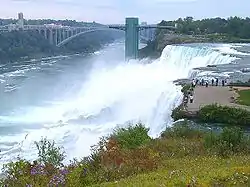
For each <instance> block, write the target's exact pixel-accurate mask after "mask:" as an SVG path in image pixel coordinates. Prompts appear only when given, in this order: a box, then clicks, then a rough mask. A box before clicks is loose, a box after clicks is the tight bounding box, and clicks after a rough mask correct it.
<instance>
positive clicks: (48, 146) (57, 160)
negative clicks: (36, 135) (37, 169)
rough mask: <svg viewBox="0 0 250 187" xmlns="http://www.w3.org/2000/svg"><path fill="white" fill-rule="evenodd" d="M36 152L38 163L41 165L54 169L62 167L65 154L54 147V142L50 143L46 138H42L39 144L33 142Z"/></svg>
mask: <svg viewBox="0 0 250 187" xmlns="http://www.w3.org/2000/svg"><path fill="white" fill-rule="evenodd" d="M35 145H36V147H37V150H38V161H39V162H40V163H41V164H51V165H53V166H55V167H60V166H62V161H63V160H64V158H65V153H64V152H63V151H62V149H61V148H60V147H56V145H55V142H54V141H53V142H51V141H49V140H47V139H46V138H42V139H41V140H40V141H39V142H35Z"/></svg>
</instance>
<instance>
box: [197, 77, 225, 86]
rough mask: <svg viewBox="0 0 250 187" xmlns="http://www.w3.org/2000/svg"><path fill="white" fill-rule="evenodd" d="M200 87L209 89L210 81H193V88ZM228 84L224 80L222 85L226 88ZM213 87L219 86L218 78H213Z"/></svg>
mask: <svg viewBox="0 0 250 187" xmlns="http://www.w3.org/2000/svg"><path fill="white" fill-rule="evenodd" d="M198 84H199V85H200V86H206V87H208V85H209V81H208V80H204V79H201V80H199V79H193V80H192V87H193V88H194V87H195V86H196V85H198ZM226 84H227V80H226V79H222V80H221V85H222V86H225V85H226ZM211 86H219V79H218V78H215V79H214V78H212V79H211Z"/></svg>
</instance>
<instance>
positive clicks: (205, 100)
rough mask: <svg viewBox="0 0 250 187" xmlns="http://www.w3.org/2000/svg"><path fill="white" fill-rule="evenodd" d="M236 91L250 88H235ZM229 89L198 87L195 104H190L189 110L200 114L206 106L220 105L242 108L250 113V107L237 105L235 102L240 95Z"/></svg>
mask: <svg viewBox="0 0 250 187" xmlns="http://www.w3.org/2000/svg"><path fill="white" fill-rule="evenodd" d="M233 88H234V89H238V90H242V89H250V87H233ZM234 89H230V88H229V87H227V86H225V87H222V86H209V87H207V88H206V87H205V86H197V87H196V88H195V89H194V101H193V103H190V102H188V104H187V110H188V112H190V113H195V112H198V111H199V109H200V108H201V107H203V106H205V105H211V104H215V103H217V104H219V105H222V106H230V107H240V108H243V109H246V110H249V111H250V107H248V106H244V105H239V104H236V103H235V102H234V101H233V98H234V99H237V97H238V93H237V92H236V91H235V90H234Z"/></svg>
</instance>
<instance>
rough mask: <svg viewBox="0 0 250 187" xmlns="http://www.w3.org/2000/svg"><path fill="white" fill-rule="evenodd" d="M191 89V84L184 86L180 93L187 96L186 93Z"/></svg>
mask: <svg viewBox="0 0 250 187" xmlns="http://www.w3.org/2000/svg"><path fill="white" fill-rule="evenodd" d="M191 88H192V86H191V84H185V85H183V87H182V89H181V92H182V93H184V94H187V93H188V91H189V90H191Z"/></svg>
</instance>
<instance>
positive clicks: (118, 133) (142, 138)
mask: <svg viewBox="0 0 250 187" xmlns="http://www.w3.org/2000/svg"><path fill="white" fill-rule="evenodd" d="M148 131H149V128H146V127H145V126H144V125H143V124H141V123H138V124H136V125H135V126H132V125H129V127H127V128H118V129H116V130H114V133H113V134H112V135H111V137H112V138H114V139H115V140H116V141H117V143H118V144H119V146H120V147H121V148H122V149H135V148H138V147H140V146H142V145H145V144H147V143H148V142H149V141H150V140H151V138H150V136H149V135H148Z"/></svg>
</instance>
